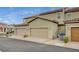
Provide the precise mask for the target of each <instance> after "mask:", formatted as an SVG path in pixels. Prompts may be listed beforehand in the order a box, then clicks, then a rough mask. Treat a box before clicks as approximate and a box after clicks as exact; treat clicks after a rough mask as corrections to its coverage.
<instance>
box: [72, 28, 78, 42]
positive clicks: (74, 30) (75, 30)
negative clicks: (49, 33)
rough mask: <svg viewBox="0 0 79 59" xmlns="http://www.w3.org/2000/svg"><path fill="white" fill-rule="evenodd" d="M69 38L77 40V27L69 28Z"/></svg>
mask: <svg viewBox="0 0 79 59" xmlns="http://www.w3.org/2000/svg"><path fill="white" fill-rule="evenodd" d="M71 40H72V41H76V42H79V28H78V27H76V28H75V27H74V28H71Z"/></svg>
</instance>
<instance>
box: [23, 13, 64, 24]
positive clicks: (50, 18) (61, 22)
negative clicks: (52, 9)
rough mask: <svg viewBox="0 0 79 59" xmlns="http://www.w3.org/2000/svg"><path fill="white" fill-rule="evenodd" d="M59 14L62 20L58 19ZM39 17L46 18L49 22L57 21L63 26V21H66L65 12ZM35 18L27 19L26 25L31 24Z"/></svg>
mask: <svg viewBox="0 0 79 59" xmlns="http://www.w3.org/2000/svg"><path fill="white" fill-rule="evenodd" d="M58 13H60V16H61V17H60V18H57V17H58ZM37 17H41V18H45V19H48V20H56V21H58V22H59V24H63V20H64V13H63V12H56V13H51V14H46V15H38V16H37ZM34 18H35V17H32V18H29V19H25V20H24V23H27V22H29V21H30V20H33V19H34Z"/></svg>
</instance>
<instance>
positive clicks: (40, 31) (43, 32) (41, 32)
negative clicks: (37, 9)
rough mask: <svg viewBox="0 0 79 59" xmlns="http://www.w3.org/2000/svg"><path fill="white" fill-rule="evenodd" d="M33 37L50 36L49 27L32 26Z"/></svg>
mask: <svg viewBox="0 0 79 59" xmlns="http://www.w3.org/2000/svg"><path fill="white" fill-rule="evenodd" d="M31 37H35V38H45V39H47V38H48V28H31Z"/></svg>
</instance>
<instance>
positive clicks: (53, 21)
mask: <svg viewBox="0 0 79 59" xmlns="http://www.w3.org/2000/svg"><path fill="white" fill-rule="evenodd" d="M36 19H40V20H44V21H48V22H52V23H56V24H58V22H57V21H55V20H48V19H45V18H41V17H36V18H35V19H33V20H31V21H29V22H28V23H31V22H33V21H35V20H36Z"/></svg>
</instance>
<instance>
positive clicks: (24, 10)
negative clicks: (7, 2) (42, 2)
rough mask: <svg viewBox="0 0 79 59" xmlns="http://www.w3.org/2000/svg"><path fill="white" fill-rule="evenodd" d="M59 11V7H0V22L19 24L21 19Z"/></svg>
mask: <svg viewBox="0 0 79 59" xmlns="http://www.w3.org/2000/svg"><path fill="white" fill-rule="evenodd" d="M55 9H59V7H0V22H2V23H7V24H20V23H22V22H23V18H25V17H29V16H33V15H36V14H39V13H44V12H47V11H51V10H55Z"/></svg>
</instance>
